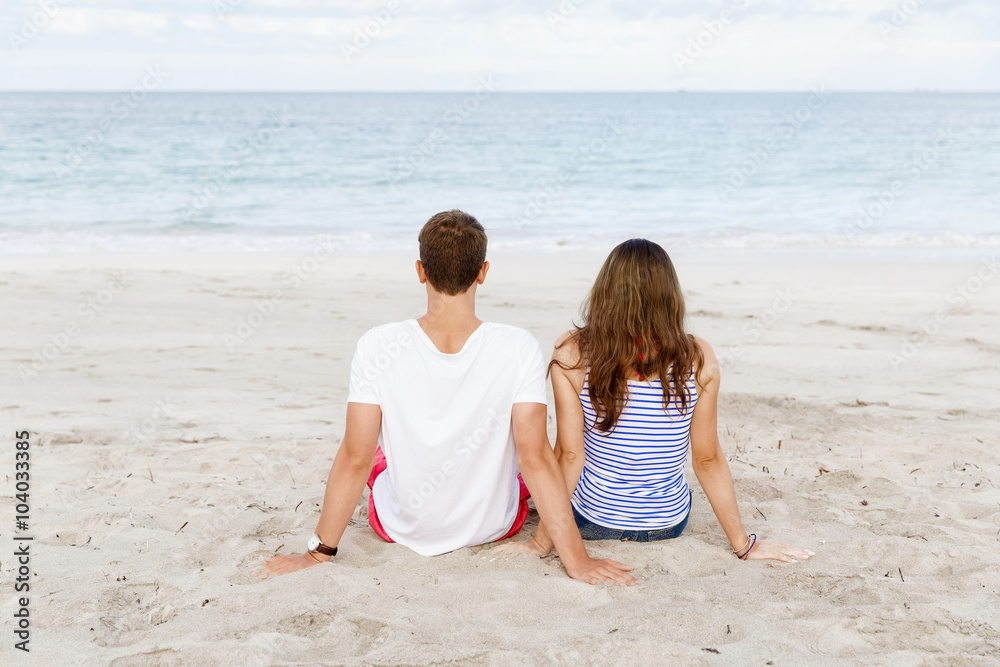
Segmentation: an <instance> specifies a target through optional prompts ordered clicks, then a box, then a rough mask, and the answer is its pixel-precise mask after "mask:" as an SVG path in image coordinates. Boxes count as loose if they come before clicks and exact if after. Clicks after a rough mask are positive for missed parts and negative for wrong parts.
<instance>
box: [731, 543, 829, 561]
mask: <svg viewBox="0 0 1000 667" xmlns="http://www.w3.org/2000/svg"><path fill="white" fill-rule="evenodd" d="M815 555H816V554H814V553H813V552H811V551H809V550H808V549H799V548H798V547H793V546H792V545H790V544H785V543H784V542H776V541H774V540H758V541H757V543H756V544H755V545H754V547H753V549H751V550H750V555H748V556H747V560H780V561H781V562H783V563H798V562H799V560H809V559H810V558H811V557H813V556H815ZM797 559H799V560H797Z"/></svg>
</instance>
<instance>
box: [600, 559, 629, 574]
mask: <svg viewBox="0 0 1000 667" xmlns="http://www.w3.org/2000/svg"><path fill="white" fill-rule="evenodd" d="M604 562H606V563H609V564H610V565H613V566H615V567H616V568H618V569H619V570H621V571H622V572H631V571H632V566H631V565H626V564H625V563H619V562H618V561H616V560H611V559H607V560H605V561H604Z"/></svg>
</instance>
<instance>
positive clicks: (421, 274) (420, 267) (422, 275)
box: [417, 259, 427, 285]
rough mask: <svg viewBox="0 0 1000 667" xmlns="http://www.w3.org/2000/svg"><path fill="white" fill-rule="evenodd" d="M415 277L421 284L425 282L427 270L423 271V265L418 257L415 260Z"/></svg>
mask: <svg viewBox="0 0 1000 667" xmlns="http://www.w3.org/2000/svg"><path fill="white" fill-rule="evenodd" d="M417 279H418V280H419V281H420V284H421V285H426V284H427V272H426V271H424V265H423V264H422V263H421V261H420V260H419V259H418V260H417Z"/></svg>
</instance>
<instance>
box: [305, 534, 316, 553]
mask: <svg viewBox="0 0 1000 667" xmlns="http://www.w3.org/2000/svg"><path fill="white" fill-rule="evenodd" d="M306 548H307V549H309V551H316V549H318V548H319V535H313V536H312V537H310V538H309V541H308V542H307V543H306Z"/></svg>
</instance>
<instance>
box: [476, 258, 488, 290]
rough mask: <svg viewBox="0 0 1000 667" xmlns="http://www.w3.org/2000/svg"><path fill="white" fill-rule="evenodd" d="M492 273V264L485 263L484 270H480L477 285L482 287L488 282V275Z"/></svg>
mask: <svg viewBox="0 0 1000 667" xmlns="http://www.w3.org/2000/svg"><path fill="white" fill-rule="evenodd" d="M489 271H490V263H489V262H483V268H481V269H479V277H477V278H476V283H478V284H479V285H482V284H483V283H485V282H486V274H487V273H489Z"/></svg>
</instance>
